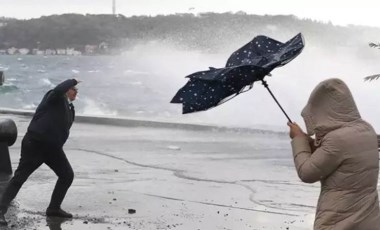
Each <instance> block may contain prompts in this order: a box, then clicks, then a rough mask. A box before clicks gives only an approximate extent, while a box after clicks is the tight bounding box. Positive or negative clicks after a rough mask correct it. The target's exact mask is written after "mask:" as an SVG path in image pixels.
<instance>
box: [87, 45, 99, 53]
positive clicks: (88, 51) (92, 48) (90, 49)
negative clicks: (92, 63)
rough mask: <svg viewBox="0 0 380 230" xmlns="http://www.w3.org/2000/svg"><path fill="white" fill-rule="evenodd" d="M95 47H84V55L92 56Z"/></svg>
mask: <svg viewBox="0 0 380 230" xmlns="http://www.w3.org/2000/svg"><path fill="white" fill-rule="evenodd" d="M96 48H97V47H96V46H94V45H86V46H85V47H84V53H85V54H87V55H92V54H95V52H96Z"/></svg>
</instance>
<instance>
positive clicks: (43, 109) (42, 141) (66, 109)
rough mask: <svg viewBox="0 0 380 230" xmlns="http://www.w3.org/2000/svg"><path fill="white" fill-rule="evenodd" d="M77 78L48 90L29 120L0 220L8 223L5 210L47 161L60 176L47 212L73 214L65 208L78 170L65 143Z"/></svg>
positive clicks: (51, 213)
mask: <svg viewBox="0 0 380 230" xmlns="http://www.w3.org/2000/svg"><path fill="white" fill-rule="evenodd" d="M78 83H79V82H78V81H77V80H75V79H69V80H66V81H64V82H62V83H60V84H59V85H57V86H56V87H55V88H54V89H53V90H50V91H48V92H47V93H46V94H45V96H44V97H43V99H42V101H41V103H40V104H39V106H38V107H37V110H36V112H35V114H34V116H33V119H32V121H31V122H30V124H29V127H28V130H27V132H26V134H25V136H24V138H23V140H22V144H21V158H20V162H19V165H18V167H17V169H16V171H15V173H14V176H13V178H12V179H11V180H10V181H9V183H8V185H7V187H6V189H5V191H4V193H3V196H2V198H1V201H0V224H1V225H6V224H7V222H6V220H5V218H4V214H5V213H6V212H7V209H8V206H9V204H10V202H11V201H12V200H13V199H14V198H15V197H16V195H17V193H18V192H19V190H20V188H21V186H22V185H23V184H24V182H25V181H26V180H27V179H28V177H29V176H30V175H31V174H32V173H33V172H34V171H35V170H36V169H37V168H39V167H40V166H41V165H42V164H43V163H45V164H46V165H48V166H49V167H50V168H51V169H52V170H53V171H54V173H55V174H56V175H57V176H58V181H57V183H56V185H55V188H54V191H53V194H52V196H51V201H50V204H49V206H48V208H47V209H46V215H47V216H57V217H63V218H72V214H70V213H67V212H65V211H63V210H62V209H61V204H62V201H63V199H64V198H65V195H66V192H67V190H68V189H69V187H70V185H71V183H72V181H73V178H74V172H73V170H72V168H71V165H70V163H69V161H68V160H67V158H66V155H65V152H64V151H63V149H62V147H63V145H64V144H65V142H66V140H67V138H68V137H69V131H70V128H71V125H72V124H73V122H74V117H75V111H74V106H73V104H72V101H74V100H75V98H76V95H77V91H78V90H77V88H76V85H77V84H78Z"/></svg>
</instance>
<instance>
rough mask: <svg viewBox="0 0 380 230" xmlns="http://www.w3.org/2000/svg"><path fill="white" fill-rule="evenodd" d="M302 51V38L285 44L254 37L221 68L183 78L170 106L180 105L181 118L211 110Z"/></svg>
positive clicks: (296, 38) (296, 37)
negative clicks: (183, 83) (185, 81)
mask: <svg viewBox="0 0 380 230" xmlns="http://www.w3.org/2000/svg"><path fill="white" fill-rule="evenodd" d="M303 47H304V40H303V37H302V34H298V35H296V36H295V37H293V38H292V39H290V40H289V41H287V42H286V43H282V42H279V41H276V40H274V39H272V38H269V37H266V36H257V37H255V38H254V39H253V40H252V41H250V42H249V43H247V44H246V45H244V46H243V47H241V48H240V49H238V50H237V51H235V52H234V53H232V54H231V56H230V57H229V58H228V60H227V63H226V66H225V67H224V68H212V67H210V69H209V70H206V71H200V72H196V73H193V74H191V75H189V76H187V78H189V81H188V82H187V83H186V85H185V86H183V87H182V88H181V89H180V90H179V91H178V92H177V94H176V95H175V96H174V97H173V99H172V101H171V103H181V104H182V113H183V114H185V113H192V112H196V111H203V110H207V109H209V108H212V107H215V106H217V105H219V104H221V103H223V102H224V101H226V100H227V99H228V98H229V97H231V96H236V95H238V94H239V93H241V92H244V89H246V88H247V87H248V89H251V88H252V86H253V83H254V82H255V81H263V80H264V77H265V76H266V75H268V74H269V73H270V72H271V71H272V70H273V69H274V68H276V67H278V66H283V65H285V64H287V63H288V62H290V61H291V60H292V59H294V58H295V57H296V56H297V55H298V54H300V53H301V51H302V49H303ZM263 83H264V81H263ZM268 89H269V88H268Z"/></svg>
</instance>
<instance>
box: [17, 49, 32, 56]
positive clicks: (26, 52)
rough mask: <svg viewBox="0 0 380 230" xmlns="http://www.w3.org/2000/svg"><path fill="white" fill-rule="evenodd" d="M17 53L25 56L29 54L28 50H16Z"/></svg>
mask: <svg viewBox="0 0 380 230" xmlns="http://www.w3.org/2000/svg"><path fill="white" fill-rule="evenodd" d="M18 52H19V53H20V54H22V55H27V54H28V53H29V52H30V50H29V49H27V48H21V49H19V50H18Z"/></svg>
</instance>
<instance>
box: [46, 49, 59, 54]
mask: <svg viewBox="0 0 380 230" xmlns="http://www.w3.org/2000/svg"><path fill="white" fill-rule="evenodd" d="M56 54H57V51H55V50H53V49H47V50H45V55H56Z"/></svg>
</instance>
